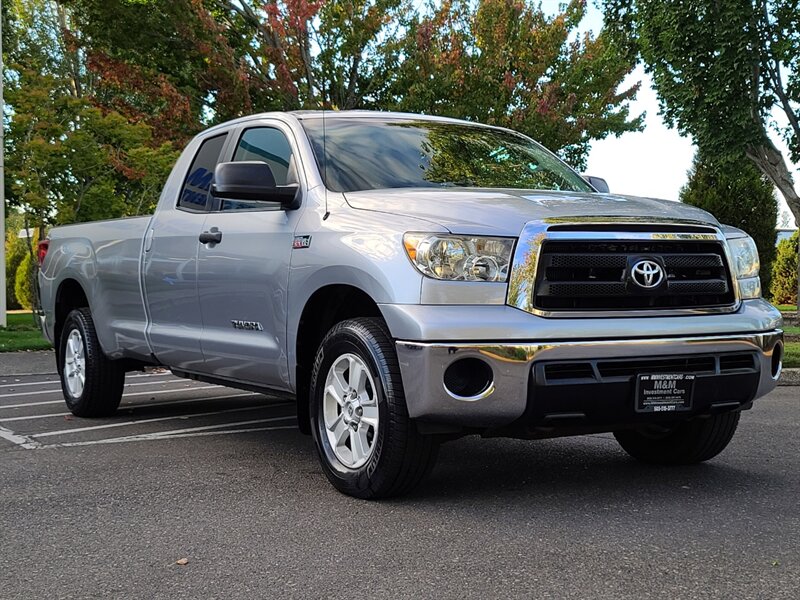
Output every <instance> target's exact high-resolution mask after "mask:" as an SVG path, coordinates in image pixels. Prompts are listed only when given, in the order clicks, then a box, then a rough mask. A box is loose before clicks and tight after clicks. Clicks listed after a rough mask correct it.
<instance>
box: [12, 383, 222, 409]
mask: <svg viewBox="0 0 800 600" xmlns="http://www.w3.org/2000/svg"><path fill="white" fill-rule="evenodd" d="M219 387H220V386H218V385H203V386H200V387H188V388H185V389H180V390H163V391H165V392H169V393H172V394H175V393H177V392H197V391H200V390H211V389H215V388H219ZM58 391H61V390H58ZM160 391H162V390H153V391H150V392H134V393H133V394H125V395H123V396H122V397H123V399H124V398H133V397H134V396H152V395H153V394H157V393H159V392H160ZM62 402H64V400H48V401H46V402H30V403H28V404H8V405H6V406H0V409H3V408H24V407H26V406H44V405H46V404H61V403H62Z"/></svg>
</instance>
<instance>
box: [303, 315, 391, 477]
mask: <svg viewBox="0 0 800 600" xmlns="http://www.w3.org/2000/svg"><path fill="white" fill-rule="evenodd" d="M370 338H371V336H369V337H366V336H363V335H362V333H361V331H359V330H357V329H356V328H353V327H348V326H347V325H345V326H338V327H337V328H335V332H334V331H332V332H331V333H330V334H329V335H328V336H326V339H325V341H324V342H323V343H322V345H321V346H320V350H319V353H318V355H317V361H316V362H315V367H316V368H315V370H314V373H313V375H312V380H311V385H312V388H311V394H312V405H311V432H312V435H313V437H314V442H315V445H316V448H317V453H318V454H319V456H320V459H321V460H320V462H321V463H322V465H323V468H324V470H325V474H326V475H327V477H328V478H329V479H330V480H331V481H332V482H333V483H334V485H335V486H336V487H338V488H340V489H341V488H345V489H348V490H351V491H352V492H356V493H357V492H359V491H364V490H367V489H368V488H369V487H370V481H371V479H372V477H373V475H374V474H375V472H376V471H377V470H378V468H379V466H380V463H381V458H382V455H383V448H384V446H385V444H386V438H387V435H388V433H389V432H388V424H389V414H388V413H389V409H388V404H387V396H386V390H387V389H389V388H388V382H387V374H386V373H383V372H382V371H381V369H379V368H378V365H379V364H380V360H379V355H378V352H377V351H376V348H375V347H374V340H371V339H370ZM347 353H350V354H355V355H357V356H359V357H360V358H361V359H362V360H363V361H364V363H365V364H366V365H367V368H368V369H369V372H370V375H371V376H372V380H373V382H374V384H375V386H374V387H375V389H374V393H375V398H376V401H377V404H378V428H377V431H376V437H375V446H374V449H373V451H372V454H371V455H370V457H369V460H367V462H366V463H365V464H364V465H362V466H361V467H359V468H357V469H351V468H349V467H346V466H345V465H343V464H342V463H341V462H340V461H339V459H338V458H336V454H335V453H334V451H333V448H332V447H331V444H330V441H329V440H328V436H327V433H326V428H325V420H324V418H323V416H322V407H323V394H324V391H325V381H326V379H327V376H328V371H329V370H330V368H331V365H332V364H333V363H334V362H335V361H336V359H338V358H339V357H340V356H342V355H343V354H347Z"/></svg>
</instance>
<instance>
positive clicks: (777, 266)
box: [769, 231, 798, 304]
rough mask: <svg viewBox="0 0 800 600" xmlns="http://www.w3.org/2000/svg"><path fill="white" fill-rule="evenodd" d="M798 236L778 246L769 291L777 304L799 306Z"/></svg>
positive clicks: (782, 241) (795, 233)
mask: <svg viewBox="0 0 800 600" xmlns="http://www.w3.org/2000/svg"><path fill="white" fill-rule="evenodd" d="M797 234H798V232H797V231H795V232H794V235H792V237H790V238H789V239H788V240H781V243H780V244H778V252H777V255H776V256H775V262H774V263H773V265H772V283H771V285H770V289H769V291H770V295H771V297H772V301H773V302H774V303H775V304H797V245H798V241H797V240H798V236H797Z"/></svg>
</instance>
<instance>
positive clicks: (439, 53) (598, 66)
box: [393, 0, 641, 168]
mask: <svg viewBox="0 0 800 600" xmlns="http://www.w3.org/2000/svg"><path fill="white" fill-rule="evenodd" d="M585 11H586V6H585V2H581V1H578V0H573V1H572V2H570V3H569V4H567V5H566V6H565V8H564V9H563V11H562V12H560V13H558V14H556V15H554V16H548V15H546V14H545V13H544V12H543V11H542V9H541V7H540V6H539V5H536V4H533V3H529V2H525V1H523V0H479V1H478V2H477V3H475V2H471V1H470V0H445V1H443V2H441V3H440V4H437V5H434V6H432V7H431V8H430V9H429V11H428V12H427V13H426V14H423V15H419V16H417V17H416V18H415V19H413V20H412V22H411V23H410V26H409V30H408V34H407V35H406V37H405V39H404V40H403V43H402V49H403V51H402V56H403V62H402V68H401V75H400V77H399V78H398V80H397V81H396V82H395V85H394V86H393V91H394V98H393V104H394V106H396V107H397V108H400V109H402V110H408V111H412V112H425V113H434V114H444V115H448V116H453V117H459V118H464V119H470V120H475V121H481V122H485V123H491V124H496V125H502V126H505V127H510V128H512V129H516V130H518V131H521V132H523V133H526V134H528V135H530V136H531V137H533V138H534V139H537V140H539V141H541V142H542V143H544V144H545V145H546V146H547V147H548V148H550V149H551V150H554V151H557V152H559V153H560V154H561V155H562V157H563V158H565V159H566V160H567V161H568V162H570V163H571V164H573V165H574V166H576V167H578V168H582V167H584V166H585V161H586V156H587V153H588V150H589V145H590V142H591V140H593V139H602V138H604V137H606V136H608V135H620V134H622V133H624V132H626V131H633V130H637V129H639V128H640V126H641V120H640V118H638V117H637V118H631V116H630V112H629V108H628V101H629V100H631V99H632V98H633V97H634V96H635V94H636V91H637V89H638V86H632V87H630V88H627V89H620V87H621V84H622V80H623V79H624V77H625V76H626V75H627V74H628V73H630V71H631V69H632V68H633V63H632V62H631V61H630V60H627V59H625V58H624V57H623V56H622V55H621V53H620V52H619V51H618V49H617V48H616V46H615V45H614V44H613V43H612V41H611V40H610V39H609V37H608V36H607V35H606V34H605V33H602V32H601V33H600V34H599V35H596V36H595V35H593V34H591V33H583V34H581V33H580V32H579V25H580V23H581V21H582V19H583V17H584V16H585Z"/></svg>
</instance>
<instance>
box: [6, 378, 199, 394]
mask: <svg viewBox="0 0 800 600" xmlns="http://www.w3.org/2000/svg"><path fill="white" fill-rule="evenodd" d="M48 383H52V382H48ZM178 383H180V384H183V385H184V386H186V388H187V389H189V388H192V389H197V388H196V385H197V384H196V383H195V382H194V381H187V380H186V379H177V378H173V379H165V380H164V381H145V382H142V383H129V384H127V385H126V386H125V387H126V388H129V387H135V386H142V385H175V384H178ZM60 393H61V388H56V389H54V390H36V391H34V392H14V393H13V394H0V398H17V397H19V396H36V395H37V394H60Z"/></svg>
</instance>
